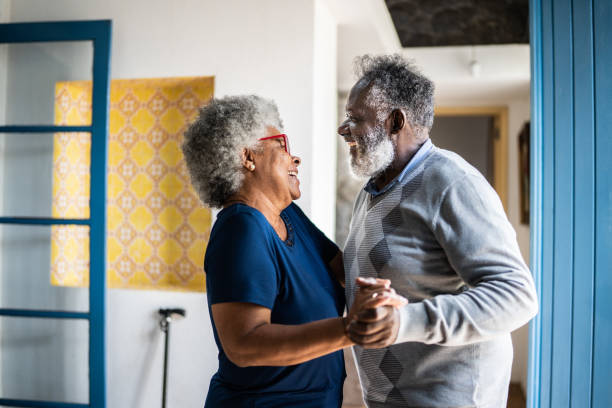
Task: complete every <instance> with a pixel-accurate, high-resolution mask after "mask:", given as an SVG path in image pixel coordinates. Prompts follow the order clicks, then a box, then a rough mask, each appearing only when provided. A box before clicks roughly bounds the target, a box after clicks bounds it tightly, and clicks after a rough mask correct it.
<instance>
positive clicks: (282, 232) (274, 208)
mask: <svg viewBox="0 0 612 408" xmlns="http://www.w3.org/2000/svg"><path fill="white" fill-rule="evenodd" d="M236 203H241V204H245V205H248V206H249V207H253V208H255V209H256V210H257V211H259V212H260V213H262V214H263V216H264V217H266V220H268V223H270V225H271V226H272V228H274V230H275V231H276V233H277V234H278V236H279V237H280V238H281V239H282V240H283V241H284V240H285V239H287V228H286V226H285V222H284V221H283V219H282V218H281V216H280V213H281V211H283V209H284V207H282V205H279V204H278V203H274V202H273V201H272V200H270V199H269V198H268V197H267V196H266V195H265V194H263V193H261V192H259V191H248V189H242V190H241V191H239V192H238V193H236V194H234V195H232V196H231V197H230V198H229V200H228V201H226V203H225V205H224V206H223V207H224V208H225V207H228V206H230V205H232V204H236ZM281 207H282V208H281Z"/></svg>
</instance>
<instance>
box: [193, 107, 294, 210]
mask: <svg viewBox="0 0 612 408" xmlns="http://www.w3.org/2000/svg"><path fill="white" fill-rule="evenodd" d="M268 126H274V127H276V128H278V129H279V130H282V127H283V124H282V121H281V119H280V115H279V113H278V108H277V107H276V104H275V103H274V102H273V101H271V100H269V99H264V98H261V97H259V96H256V95H241V96H226V97H224V98H219V99H212V100H211V101H210V102H209V103H208V105H205V106H203V107H202V108H200V114H199V116H198V118H197V119H196V120H195V122H193V123H192V124H191V125H190V126H189V128H188V129H187V131H186V132H185V139H184V142H183V145H182V148H183V154H184V156H185V161H186V163H187V169H188V170H189V175H190V177H191V184H193V187H194V188H195V190H196V192H197V193H198V195H199V196H200V199H201V200H202V202H203V203H204V204H205V205H208V206H210V207H217V208H218V207H222V206H223V204H224V203H225V202H226V201H227V200H228V199H229V198H230V197H231V196H232V195H233V194H235V193H236V192H238V190H239V189H240V187H241V185H242V182H243V180H244V174H243V170H242V149H244V148H250V149H253V148H255V147H256V145H257V142H258V139H259V138H261V137H264V136H265V134H266V127H268Z"/></svg>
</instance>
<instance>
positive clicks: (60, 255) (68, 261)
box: [51, 77, 214, 291]
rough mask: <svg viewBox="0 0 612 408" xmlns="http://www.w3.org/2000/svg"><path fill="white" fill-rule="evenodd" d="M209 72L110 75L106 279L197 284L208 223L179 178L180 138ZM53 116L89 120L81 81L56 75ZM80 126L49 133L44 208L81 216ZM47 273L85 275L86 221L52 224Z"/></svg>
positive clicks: (206, 93)
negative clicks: (48, 198) (50, 173)
mask: <svg viewBox="0 0 612 408" xmlns="http://www.w3.org/2000/svg"><path fill="white" fill-rule="evenodd" d="M213 88H214V78H213V77H193V78H164V79H136V80H113V81H111V92H110V112H109V140H108V155H109V157H108V174H107V177H108V203H107V228H108V237H107V284H108V287H109V288H138V289H169V290H187V291H204V290H205V287H204V285H205V280H204V272H203V270H202V267H203V260H204V252H205V249H206V244H207V242H208V235H209V233H210V226H211V213H210V210H209V209H207V208H203V207H202V206H201V203H200V201H199V199H198V198H197V196H196V194H195V192H194V191H193V189H192V188H191V185H190V183H189V176H188V173H187V169H186V168H185V165H184V161H183V160H182V152H181V150H180V145H181V143H182V135H183V132H184V131H185V129H186V126H187V125H188V124H189V123H190V122H191V121H192V120H193V119H195V117H196V116H197V109H198V107H199V106H201V105H203V104H205V103H207V102H208V101H209V100H210V98H212V96H213ZM55 95H56V99H55V123H56V124H58V125H85V124H89V123H90V121H91V82H89V81H72V82H60V83H57V84H56V92H55ZM90 149H91V141H90V137H89V134H88V133H58V134H56V135H55V138H54V155H53V157H54V177H53V216H54V217H71V218H88V217H89V165H90V157H89V154H90ZM52 234H53V241H52V246H51V264H52V265H51V282H52V283H53V284H54V285H62V286H88V284H89V251H88V248H89V246H88V245H89V232H88V229H87V227H73V226H54V227H53V232H52Z"/></svg>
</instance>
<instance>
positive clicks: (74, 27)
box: [0, 20, 109, 43]
mask: <svg viewBox="0 0 612 408" xmlns="http://www.w3.org/2000/svg"><path fill="white" fill-rule="evenodd" d="M108 23H109V21H108V20H99V21H96V20H88V21H54V22H41V23H9V24H0V38H2V42H6V43H24V42H51V41H85V40H94V39H96V38H103V37H104V35H105V32H106V30H107V24H108Z"/></svg>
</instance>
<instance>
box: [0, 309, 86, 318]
mask: <svg viewBox="0 0 612 408" xmlns="http://www.w3.org/2000/svg"><path fill="white" fill-rule="evenodd" d="M0 316H13V317H42V318H46V319H89V313H86V312H64V311H59V310H58V311H50V310H26V309H0Z"/></svg>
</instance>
